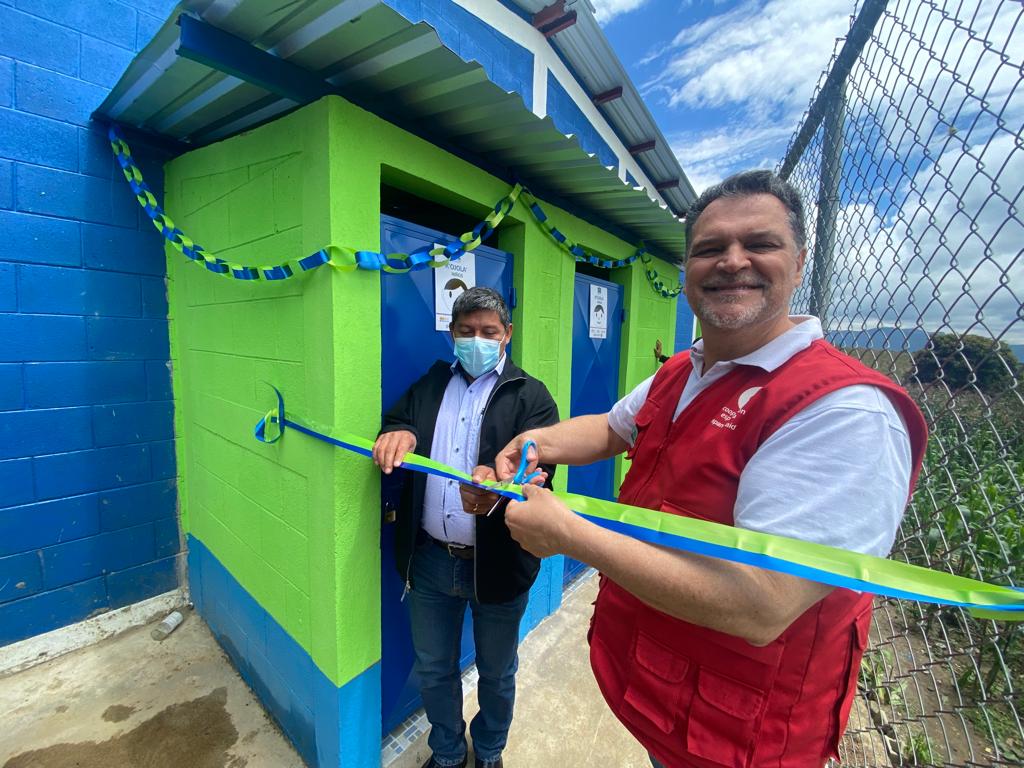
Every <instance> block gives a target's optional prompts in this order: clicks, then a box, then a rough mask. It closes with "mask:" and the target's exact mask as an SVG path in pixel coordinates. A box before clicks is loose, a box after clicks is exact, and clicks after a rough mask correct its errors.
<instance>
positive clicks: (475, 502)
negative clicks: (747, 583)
mask: <svg viewBox="0 0 1024 768" xmlns="http://www.w3.org/2000/svg"><path fill="white" fill-rule="evenodd" d="M497 479H498V478H497V476H496V475H495V474H494V470H493V469H491V468H490V467H485V466H479V467H477V468H476V469H474V470H473V482H474V483H481V484H483V483H486V482H487V481H488V480H491V481H494V480H497ZM547 479H548V473H547V472H541V473H540V474H539V475H537V477H535V478H533V480H531V481H530V484H531V485H544V483H545V482H547ZM459 492H460V493H461V494H462V508H463V509H464V510H465V511H466V512H468V513H469V514H471V515H489V514H490V513H491V512H492V511H493V510H494V507H495V505H496V504H497V503H498V502H499V501H500V500H501V498H502V497H501V496H500V495H498V494H497V493H491V492H490V491H485V490H484V489H483V488H475V487H474V486H472V485H466V484H465V483H463V484H462V485H460V486H459Z"/></svg>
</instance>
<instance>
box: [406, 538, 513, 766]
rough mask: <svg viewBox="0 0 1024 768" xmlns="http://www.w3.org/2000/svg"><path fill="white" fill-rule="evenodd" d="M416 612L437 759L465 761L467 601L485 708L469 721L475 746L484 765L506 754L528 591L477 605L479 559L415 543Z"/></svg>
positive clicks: (412, 599)
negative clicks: (475, 585)
mask: <svg viewBox="0 0 1024 768" xmlns="http://www.w3.org/2000/svg"><path fill="white" fill-rule="evenodd" d="M412 576H413V584H414V585H415V586H414V587H413V589H412V591H411V592H410V593H409V597H408V602H409V617H410V621H411V625H412V641H413V647H414V648H415V651H416V662H415V669H416V673H417V674H418V675H419V679H420V695H421V696H422V697H423V707H424V709H425V710H426V713H427V719H428V720H429V721H430V725H431V729H430V736H429V737H428V739H427V743H428V744H429V745H430V749H431V750H432V751H433V753H434V760H435V761H436V762H437V763H438V764H440V765H443V766H452V765H459V764H460V763H461V762H462V760H463V758H465V756H466V752H467V745H466V723H465V721H464V720H463V719H462V675H461V673H460V670H459V651H460V646H461V639H462V624H463V620H464V618H465V615H466V606H467V605H468V606H469V609H470V610H471V611H472V613H473V640H474V642H475V644H476V668H477V672H478V673H479V675H480V682H479V683H478V687H477V698H478V699H479V702H480V711H479V712H478V713H477V715H476V717H474V718H473V721H472V722H471V723H470V726H469V732H470V736H472V738H473V751H474V752H475V754H476V757H477V759H478V760H480V761H482V762H483V763H484V764H487V763H489V762H493V761H495V760H497V759H498V758H499V757H500V756H501V751H502V750H503V749H504V748H505V743H506V741H507V740H508V729H509V726H510V725H511V724H512V710H513V706H514V704H515V697H516V678H515V675H516V670H517V669H518V667H519V655H518V652H517V651H518V646H519V622H520V620H521V619H522V618H523V612H524V611H525V610H526V602H527V599H528V598H529V594H528V593H524V594H522V595H520V596H519V597H517V598H515V599H514V600H511V601H509V602H507V603H496V604H488V603H478V602H477V601H476V600H475V599H474V596H473V560H471V559H470V560H463V559H461V558H458V557H452V556H451V555H449V554H448V552H447V551H446V550H445V549H443V548H442V547H439V546H437V545H436V544H434V543H433V542H431V541H426V542H423V543H421V544H420V545H419V546H418V547H417V548H416V554H415V556H414V557H413V562H412Z"/></svg>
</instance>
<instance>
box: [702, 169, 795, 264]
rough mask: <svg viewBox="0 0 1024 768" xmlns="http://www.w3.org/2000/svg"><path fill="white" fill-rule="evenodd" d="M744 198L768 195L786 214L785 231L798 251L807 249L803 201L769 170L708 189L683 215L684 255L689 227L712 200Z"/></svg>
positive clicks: (745, 173) (738, 176)
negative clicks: (684, 216)
mask: <svg viewBox="0 0 1024 768" xmlns="http://www.w3.org/2000/svg"><path fill="white" fill-rule="evenodd" d="M748 195H772V196H773V197H775V198H777V199H778V201H779V202H780V203H782V204H783V205H784V206H786V210H787V211H789V216H788V217H787V218H788V219H789V228H790V229H791V230H793V239H794V240H795V241H796V247H797V248H798V249H801V248H805V247H806V246H807V228H806V225H805V224H804V201H803V200H802V199H801V197H800V193H799V192H797V191H796V188H795V187H794V186H793V185H792V184H790V183H789V182H788V181H785V180H784V179H783V178H782V177H781V176H778V175H776V174H774V173H772V172H771V171H743V172H742V173H737V174H734V175H732V176H730V177H729V178H727V179H726V180H725V181H723V182H721V183H719V184H715V185H713V186H710V187H708V188H707V189H705V190H704V192H703V193H701V196H700V197H698V198H697V200H696V201H695V202H694V203H693V205H691V206H690V208H689V210H687V212H686V255H687V256H689V255H690V242H691V237H692V235H693V225H694V224H696V223H697V219H699V218H700V215H701V214H702V213H704V209H705V208H707V207H708V206H709V205H711V203H713V202H714V201H715V200H718V199H720V198H723V197H747V196H748Z"/></svg>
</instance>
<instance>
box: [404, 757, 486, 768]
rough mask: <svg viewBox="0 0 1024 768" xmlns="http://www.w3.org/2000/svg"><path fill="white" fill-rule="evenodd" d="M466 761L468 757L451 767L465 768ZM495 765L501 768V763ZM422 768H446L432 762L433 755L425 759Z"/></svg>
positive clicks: (434, 761)
mask: <svg viewBox="0 0 1024 768" xmlns="http://www.w3.org/2000/svg"><path fill="white" fill-rule="evenodd" d="M467 759H468V756H467V757H464V758H462V762H461V763H459V764H458V765H456V766H453V768H466V760H467ZM478 764H479V763H478ZM496 765H497V768H501V763H500V762H499V763H497V764H496ZM423 768H447V766H442V765H441V764H440V763H438V762H437V761H436V760H434V756H433V755H431V756H430V757H429V758H428V759H427V762H425V763H424V764H423Z"/></svg>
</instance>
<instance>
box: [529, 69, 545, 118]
mask: <svg viewBox="0 0 1024 768" xmlns="http://www.w3.org/2000/svg"><path fill="white" fill-rule="evenodd" d="M533 114H535V115H536V116H537V117H542V118H543V117H547V114H548V67H547V65H546V64H545V63H544V59H542V58H541V57H540V56H537V55H534V57H533Z"/></svg>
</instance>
